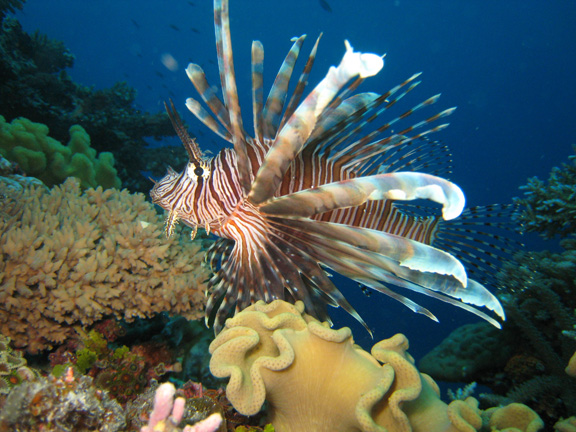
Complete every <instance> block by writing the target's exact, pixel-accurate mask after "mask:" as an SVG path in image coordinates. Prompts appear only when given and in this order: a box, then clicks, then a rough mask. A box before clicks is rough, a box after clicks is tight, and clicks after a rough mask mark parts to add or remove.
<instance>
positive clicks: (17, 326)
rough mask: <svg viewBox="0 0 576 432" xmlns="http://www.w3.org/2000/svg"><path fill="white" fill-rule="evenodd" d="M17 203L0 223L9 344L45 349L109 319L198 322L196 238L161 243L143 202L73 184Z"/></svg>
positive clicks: (0, 327) (1, 323)
mask: <svg viewBox="0 0 576 432" xmlns="http://www.w3.org/2000/svg"><path fill="white" fill-rule="evenodd" d="M20 200H21V201H22V209H21V213H20V214H19V215H18V217H13V218H11V219H8V220H0V288H1V290H0V331H1V332H2V333H4V334H5V335H7V336H9V337H11V338H12V339H13V341H14V343H15V344H16V346H18V347H26V349H27V350H28V351H29V352H37V351H39V350H44V349H47V348H50V347H51V346H53V345H54V344H60V343H62V342H63V341H64V340H66V339H67V338H69V337H72V336H74V335H75V333H76V332H75V330H74V326H75V325H78V324H80V325H84V326H86V325H90V324H92V323H94V322H95V321H98V320H101V319H103V318H105V317H107V316H115V317H116V318H124V319H126V320H128V321H130V320H133V319H134V318H135V317H150V316H152V315H154V314H156V313H159V312H162V311H167V312H170V313H172V314H179V315H182V316H184V317H186V318H187V319H198V318H200V317H202V316H203V305H204V301H205V296H204V289H205V287H204V285H203V281H204V280H205V279H206V278H207V276H208V273H207V270H206V269H204V267H203V266H202V265H201V263H202V259H203V254H201V253H199V252H201V249H202V245H203V242H204V240H200V241H198V242H192V243H191V242H190V241H189V240H187V241H185V242H184V241H182V239H181V238H180V237H178V236H177V237H176V238H174V239H170V240H166V239H165V238H164V235H163V227H162V221H161V218H160V216H158V215H157V213H156V212H155V210H154V207H153V206H152V204H150V203H147V202H146V201H145V197H144V196H143V195H141V194H134V195H132V194H130V193H129V192H128V191H126V190H124V191H118V190H115V189H108V190H105V191H104V190H102V189H101V188H98V189H87V190H86V191H84V193H82V192H81V189H80V186H79V184H78V182H77V181H75V180H74V179H73V178H72V179H68V180H67V181H66V182H65V183H64V184H63V185H61V186H58V187H55V188H53V189H52V190H50V191H49V192H48V191H46V190H45V189H44V188H31V189H27V190H26V191H25V193H24V194H22V196H21V197H20Z"/></svg>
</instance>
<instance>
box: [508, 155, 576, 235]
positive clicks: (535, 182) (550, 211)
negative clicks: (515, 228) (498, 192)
mask: <svg viewBox="0 0 576 432" xmlns="http://www.w3.org/2000/svg"><path fill="white" fill-rule="evenodd" d="M574 151H575V152H576V146H575V147H574ZM569 159H570V161H571V163H569V164H566V163H564V164H562V165H561V166H560V167H555V168H552V171H551V173H550V177H549V178H548V181H547V182H546V183H545V182H543V181H542V180H540V179H538V178H537V177H533V178H531V179H528V184H527V185H525V186H522V187H521V189H523V190H524V197H522V198H517V199H516V203H517V204H520V206H521V207H522V211H521V212H520V213H519V214H518V215H517V217H516V219H517V221H518V222H520V223H521V224H522V226H523V229H524V230H526V231H534V232H538V233H540V234H541V235H542V236H543V237H544V238H552V237H555V236H564V235H567V234H575V233H576V225H575V224H574V220H576V155H572V156H569Z"/></svg>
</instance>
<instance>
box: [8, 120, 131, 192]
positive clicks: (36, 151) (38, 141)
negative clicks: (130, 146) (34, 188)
mask: <svg viewBox="0 0 576 432" xmlns="http://www.w3.org/2000/svg"><path fill="white" fill-rule="evenodd" d="M69 132H70V140H69V141H68V144H67V145H63V144H61V143H60V142H58V141H56V140H55V139H53V138H51V137H49V136H48V133H49V130H48V127H47V126H46V125H43V124H41V123H34V122H32V121H30V120H28V119H25V118H17V119H15V120H13V121H12V123H8V122H7V121H6V119H5V118H4V117H3V116H0V153H1V154H2V155H3V156H4V157H6V159H8V160H10V161H13V162H16V163H18V164H19V165H20V167H21V168H22V170H23V171H24V172H25V173H26V174H28V175H30V176H34V177H36V178H39V179H40V180H42V181H43V182H44V183H45V184H46V185H47V186H54V185H58V184H61V183H62V182H64V180H66V178H68V177H76V178H78V179H79V180H80V183H81V186H82V188H83V189H86V188H90V187H93V188H96V187H98V186H102V187H103V188H105V189H108V188H112V187H115V188H120V186H121V183H120V179H119V178H118V176H117V173H116V170H115V169H114V156H113V155H112V153H109V152H102V153H100V154H99V155H97V154H96V150H94V149H93V148H91V147H90V137H89V136H88V134H87V133H86V131H85V130H84V129H83V128H82V126H79V125H74V126H72V127H71V128H70V130H69Z"/></svg>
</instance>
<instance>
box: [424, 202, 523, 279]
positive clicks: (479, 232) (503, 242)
mask: <svg viewBox="0 0 576 432" xmlns="http://www.w3.org/2000/svg"><path fill="white" fill-rule="evenodd" d="M515 211H516V206H514V205H504V204H492V205H488V206H476V207H470V208H468V209H466V210H464V212H462V215H461V216H460V218H458V219H457V220H454V221H449V222H444V221H442V222H441V223H440V224H439V227H438V230H437V232H436V233H435V235H434V239H433V244H434V245H436V246H437V247H440V248H442V249H445V250H447V251H449V252H450V253H451V254H453V255H454V256H456V257H458V259H460V261H462V262H463V263H464V264H465V265H466V268H467V269H468V271H469V272H470V273H471V274H472V275H474V276H476V277H477V278H478V279H480V280H481V281H482V282H485V283H490V284H494V285H495V284H497V283H498V282H497V279H496V274H497V272H498V269H499V268H500V266H501V263H502V260H503V259H504V258H507V257H511V256H512V255H513V254H514V253H516V252H517V251H518V250H520V249H521V247H522V244H521V243H520V242H518V241H517V240H515V239H514V238H512V237H511V236H510V232H511V231H512V230H513V229H514V226H513V223H512V218H511V216H512V214H513V213H514V212H515Z"/></svg>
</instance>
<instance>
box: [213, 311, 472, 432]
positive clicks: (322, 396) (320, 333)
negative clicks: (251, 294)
mask: <svg viewBox="0 0 576 432" xmlns="http://www.w3.org/2000/svg"><path fill="white" fill-rule="evenodd" d="M407 349H408V341H407V340H406V338H405V337H404V336H403V335H400V334H398V335H396V336H394V337H392V338H390V339H386V340H383V341H381V342H379V343H377V344H376V345H375V346H374V347H373V349H372V353H371V354H368V353H367V352H366V351H363V350H362V349H360V348H359V347H358V346H356V345H355V344H354V342H353V339H352V336H351V332H350V329H348V328H342V329H339V330H332V329H330V328H329V327H328V325H327V324H323V323H320V322H319V321H317V320H315V319H314V318H312V317H310V316H308V315H306V314H304V305H303V303H302V302H297V303H296V304H295V305H291V304H288V303H286V302H283V301H280V300H276V301H274V302H272V303H270V304H265V303H263V302H261V301H260V302H258V303H257V304H255V305H253V306H250V307H248V308H247V309H245V310H244V311H242V312H240V313H238V314H237V315H236V316H235V317H233V318H230V319H228V320H227V321H226V327H225V329H224V330H223V331H222V332H221V333H220V334H219V335H218V336H217V337H216V339H215V340H214V342H213V343H212V344H211V346H210V352H211V353H212V361H211V364H210V368H211V371H212V373H213V374H214V375H216V376H218V377H230V381H229V383H228V386H227V389H226V391H227V395H228V398H229V400H230V401H231V402H232V404H233V405H234V407H235V408H236V409H237V410H238V411H239V412H240V413H242V414H245V415H251V414H255V413H256V412H258V411H259V410H260V409H261V407H262V404H263V403H264V400H265V399H266V400H267V401H268V403H269V414H270V416H271V420H272V424H273V426H274V427H275V429H276V430H280V431H283V432H290V431H316V432H322V431H335V430H338V431H378V432H384V431H388V432H393V431H416V432H418V431H426V432H435V431H476V430H479V429H480V427H481V426H482V420H481V411H480V410H479V409H478V404H477V402H474V403H467V402H464V401H454V402H453V403H452V404H450V405H449V406H448V405H446V404H445V403H443V402H442V401H441V400H440V398H439V397H438V387H437V386H436V383H434V381H433V380H432V379H431V378H430V377H429V376H427V375H422V374H420V373H419V372H418V370H417V369H416V368H415V366H414V362H413V359H412V357H411V356H410V355H409V354H408V353H407V352H406V350H407Z"/></svg>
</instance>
